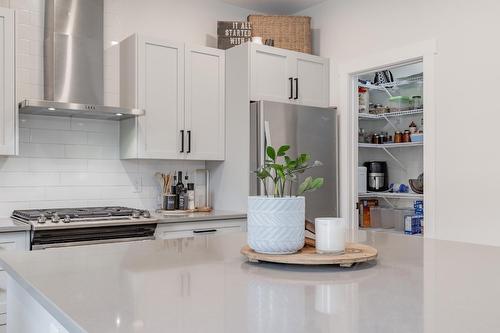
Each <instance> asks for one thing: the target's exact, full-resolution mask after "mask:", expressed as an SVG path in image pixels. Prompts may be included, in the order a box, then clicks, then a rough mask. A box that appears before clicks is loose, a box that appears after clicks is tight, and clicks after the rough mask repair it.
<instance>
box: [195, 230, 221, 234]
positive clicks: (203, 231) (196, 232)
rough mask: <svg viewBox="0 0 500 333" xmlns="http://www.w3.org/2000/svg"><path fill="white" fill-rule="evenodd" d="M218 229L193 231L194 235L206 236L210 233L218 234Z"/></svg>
mask: <svg viewBox="0 0 500 333" xmlns="http://www.w3.org/2000/svg"><path fill="white" fill-rule="evenodd" d="M216 231H217V229H205V230H193V234H204V233H209V232H216Z"/></svg>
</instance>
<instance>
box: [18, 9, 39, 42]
mask: <svg viewBox="0 0 500 333" xmlns="http://www.w3.org/2000/svg"><path fill="white" fill-rule="evenodd" d="M22 13H26V15H22ZM17 14H18V15H17V19H18V20H19V19H20V17H23V16H25V20H26V22H19V23H18V24H17V27H16V28H17V38H20V39H28V40H29V39H34V35H35V34H36V33H35V28H34V27H33V26H32V25H30V24H29V11H27V10H18V11H17Z"/></svg>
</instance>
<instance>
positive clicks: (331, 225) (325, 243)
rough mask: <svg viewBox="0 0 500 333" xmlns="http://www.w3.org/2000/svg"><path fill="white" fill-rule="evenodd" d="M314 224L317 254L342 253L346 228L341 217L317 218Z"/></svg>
mask: <svg viewBox="0 0 500 333" xmlns="http://www.w3.org/2000/svg"><path fill="white" fill-rule="evenodd" d="M314 224H315V231H316V252H317V253H338V254H341V253H344V251H345V233H346V226H345V220H344V219H343V218H342V217H318V218H316V219H315V220H314Z"/></svg>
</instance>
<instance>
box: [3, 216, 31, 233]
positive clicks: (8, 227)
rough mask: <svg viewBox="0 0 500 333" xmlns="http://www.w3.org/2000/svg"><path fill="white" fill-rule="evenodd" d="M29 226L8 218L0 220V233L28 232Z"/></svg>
mask: <svg viewBox="0 0 500 333" xmlns="http://www.w3.org/2000/svg"><path fill="white" fill-rule="evenodd" d="M30 229H31V225H29V224H28V223H23V222H19V221H16V220H14V219H11V218H10V217H1V218H0V233H2V232H12V231H26V230H30Z"/></svg>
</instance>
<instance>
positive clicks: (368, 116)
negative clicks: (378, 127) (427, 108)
mask: <svg viewBox="0 0 500 333" xmlns="http://www.w3.org/2000/svg"><path fill="white" fill-rule="evenodd" d="M421 113H424V109H415V110H406V111H398V112H388V113H381V114H370V113H359V118H360V119H387V118H394V117H403V116H410V115H415V114H421Z"/></svg>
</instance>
